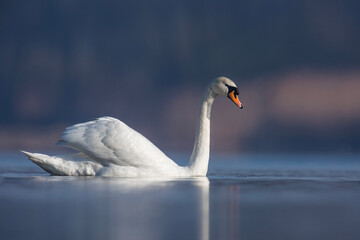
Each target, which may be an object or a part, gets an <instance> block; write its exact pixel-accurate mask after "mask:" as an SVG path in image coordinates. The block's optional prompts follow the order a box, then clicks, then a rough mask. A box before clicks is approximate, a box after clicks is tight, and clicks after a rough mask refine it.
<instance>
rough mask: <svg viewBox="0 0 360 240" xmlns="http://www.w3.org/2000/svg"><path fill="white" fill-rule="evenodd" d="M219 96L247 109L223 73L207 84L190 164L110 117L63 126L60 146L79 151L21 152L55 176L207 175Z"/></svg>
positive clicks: (232, 83) (231, 82) (232, 84)
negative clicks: (213, 110)
mask: <svg viewBox="0 0 360 240" xmlns="http://www.w3.org/2000/svg"><path fill="white" fill-rule="evenodd" d="M218 95H223V96H227V97H228V98H230V99H231V100H232V101H233V102H234V103H235V104H236V105H237V106H238V107H239V108H240V109H241V108H243V105H242V104H241V102H240V101H239V98H238V95H239V91H238V89H237V87H236V85H235V83H234V82H233V81H231V80H230V79H228V78H225V77H219V78H216V79H214V80H213V81H211V82H210V83H209V85H208V86H207V88H206V90H205V94H204V97H203V99H202V102H201V106H200V114H199V120H198V125H197V131H196V138H195V143H194V148H193V152H192V155H191V158H190V161H189V165H188V166H184V167H183V166H178V165H177V164H176V163H175V162H174V161H173V160H171V159H170V158H168V157H167V156H166V155H165V154H164V153H163V152H162V151H161V150H159V149H158V148H157V147H156V146H155V145H154V144H153V143H151V142H150V141H149V140H148V139H147V138H145V137H144V136H143V135H141V134H140V133H138V132H136V131H135V130H133V129H132V128H130V127H128V126H127V125H126V124H125V123H123V122H121V121H120V120H118V119H115V118H111V117H101V118H98V119H96V120H94V121H90V122H85V123H79V124H76V125H73V126H70V127H68V128H66V129H65V131H64V132H63V134H62V137H61V140H59V141H58V142H57V145H60V146H65V147H68V148H72V149H75V150H76V151H78V153H75V154H67V155H58V156H48V155H45V154H40V153H29V152H25V151H22V152H23V153H24V154H25V155H26V156H27V157H28V158H29V159H30V160H31V161H33V162H34V163H36V164H37V165H39V166H40V167H41V168H42V169H44V170H45V171H47V172H48V173H50V174H52V175H63V176H64V175H65V176H110V177H161V176H163V177H191V176H206V173H207V170H208V163H209V151H210V112H211V106H212V104H213V102H214V99H215V97H216V96H218Z"/></svg>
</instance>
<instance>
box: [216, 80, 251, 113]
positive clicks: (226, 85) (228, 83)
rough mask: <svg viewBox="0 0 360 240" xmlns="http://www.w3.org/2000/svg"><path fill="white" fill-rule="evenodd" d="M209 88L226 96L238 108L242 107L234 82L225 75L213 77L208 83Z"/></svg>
mask: <svg viewBox="0 0 360 240" xmlns="http://www.w3.org/2000/svg"><path fill="white" fill-rule="evenodd" d="M210 88H211V90H212V91H213V92H214V93H215V94H217V95H222V96H225V97H228V98H229V99H230V100H231V101H233V102H234V103H235V104H236V105H237V106H238V107H239V108H240V109H241V108H243V107H244V106H243V104H242V103H241V102H240V100H239V97H238V95H239V90H238V88H237V86H236V84H235V83H234V82H233V81H232V80H230V79H229V78H226V77H218V78H215V79H214V80H213V81H212V82H211V83H210Z"/></svg>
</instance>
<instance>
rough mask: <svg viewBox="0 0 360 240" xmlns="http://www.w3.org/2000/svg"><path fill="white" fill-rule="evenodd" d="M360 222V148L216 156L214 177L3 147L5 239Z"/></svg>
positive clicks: (336, 228) (219, 235) (251, 231)
mask: <svg viewBox="0 0 360 240" xmlns="http://www.w3.org/2000/svg"><path fill="white" fill-rule="evenodd" d="M173 157H174V158H175V159H176V160H178V162H181V163H185V162H186V161H187V159H186V158H187V156H183V155H174V156H173ZM359 226H360V156H359V155H269V154H263V155H260V154H256V155H239V156H230V155H227V156H221V155H217V156H214V155H212V156H211V160H210V166H209V174H208V178H189V179H121V178H100V177H51V176H48V174H46V173H45V172H44V171H43V170H42V169H40V168H39V167H37V166H35V165H34V164H32V163H31V162H30V161H28V160H27V159H25V157H24V156H22V155H21V154H20V153H2V154H0V238H1V239H29V238H30V239H39V240H41V239H62V240H63V239H139V240H141V239H154V240H155V239H360V227H359Z"/></svg>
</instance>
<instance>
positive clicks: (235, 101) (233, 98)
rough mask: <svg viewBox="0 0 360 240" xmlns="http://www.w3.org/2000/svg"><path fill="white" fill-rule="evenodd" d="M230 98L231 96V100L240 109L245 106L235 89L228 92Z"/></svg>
mask: <svg viewBox="0 0 360 240" xmlns="http://www.w3.org/2000/svg"><path fill="white" fill-rule="evenodd" d="M228 98H230V99H231V101H233V102H234V103H235V104H236V105H237V106H238V107H239V108H240V109H242V108H243V107H244V106H243V105H242V103H241V102H240V100H239V98H238V96H237V95H235V90H234V91H232V92H230V93H229V94H228Z"/></svg>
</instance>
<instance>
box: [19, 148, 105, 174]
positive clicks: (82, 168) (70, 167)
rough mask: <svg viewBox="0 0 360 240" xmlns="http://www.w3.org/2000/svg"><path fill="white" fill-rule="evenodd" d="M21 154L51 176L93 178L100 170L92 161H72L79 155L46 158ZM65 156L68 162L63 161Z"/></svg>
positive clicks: (41, 155) (38, 155)
mask: <svg viewBox="0 0 360 240" xmlns="http://www.w3.org/2000/svg"><path fill="white" fill-rule="evenodd" d="M21 152H22V153H24V154H25V155H26V157H27V158H28V159H29V160H31V161H32V162H33V163H35V164H36V165H38V166H39V167H41V168H42V169H44V170H45V171H46V172H48V173H50V174H51V175H57V176H95V175H97V173H98V172H99V171H100V170H101V168H102V166H101V165H100V164H98V163H95V162H92V161H74V158H79V154H70V155H60V156H48V155H45V154H40V153H29V152H25V151H21ZM66 156H67V157H68V159H69V160H65V159H66Z"/></svg>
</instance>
